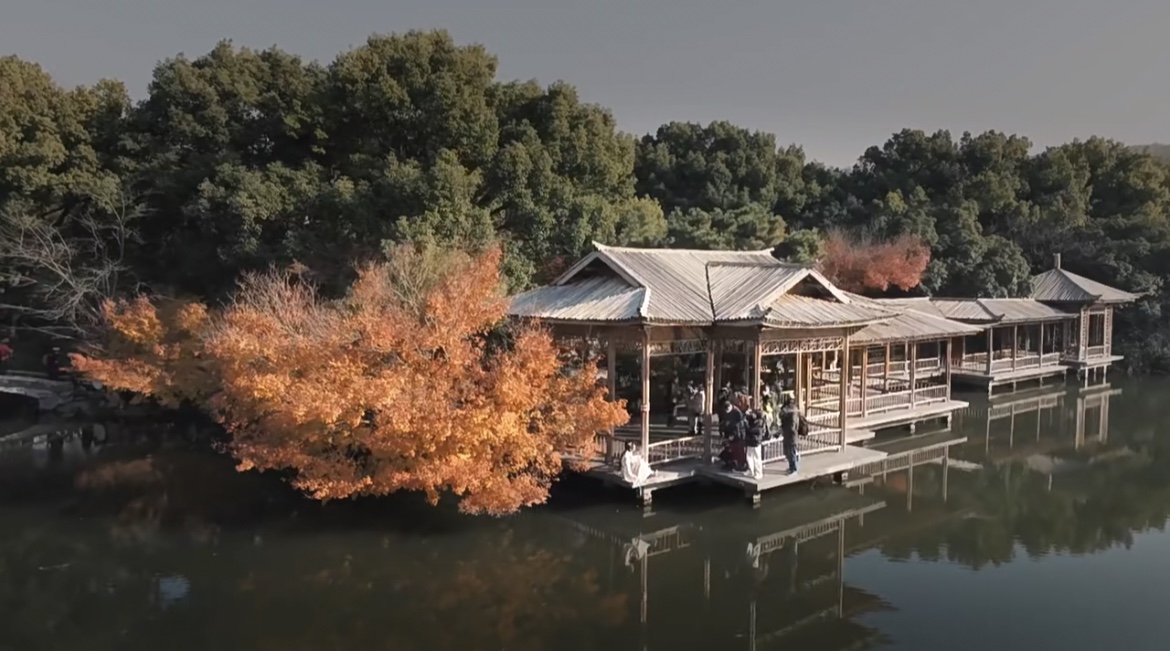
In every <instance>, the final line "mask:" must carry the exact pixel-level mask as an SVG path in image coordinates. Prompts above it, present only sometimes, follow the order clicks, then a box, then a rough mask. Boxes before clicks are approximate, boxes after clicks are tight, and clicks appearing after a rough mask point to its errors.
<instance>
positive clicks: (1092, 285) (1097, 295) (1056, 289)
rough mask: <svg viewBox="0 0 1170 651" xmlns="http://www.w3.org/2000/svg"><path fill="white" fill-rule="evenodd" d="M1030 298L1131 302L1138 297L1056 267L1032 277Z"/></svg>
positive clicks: (1074, 301) (1084, 301) (1075, 301)
mask: <svg viewBox="0 0 1170 651" xmlns="http://www.w3.org/2000/svg"><path fill="white" fill-rule="evenodd" d="M1032 298H1034V299H1036V300H1038V301H1044V302H1046V303H1132V302H1134V301H1136V300H1138V298H1140V297H1139V296H1138V295H1137V294H1132V293H1130V292H1126V291H1122V290H1120V289H1117V288H1116V287H1110V286H1109V285H1106V284H1103V283H1099V282H1097V281H1095V280H1090V279H1088V278H1085V277H1084V276H1079V275H1077V274H1074V273H1073V272H1071V271H1068V270H1066V269H1062V268H1060V267H1056V268H1054V269H1049V270H1048V271H1045V272H1044V273H1042V274H1039V275H1037V276H1033V277H1032Z"/></svg>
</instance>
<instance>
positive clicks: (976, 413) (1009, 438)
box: [953, 383, 1129, 477]
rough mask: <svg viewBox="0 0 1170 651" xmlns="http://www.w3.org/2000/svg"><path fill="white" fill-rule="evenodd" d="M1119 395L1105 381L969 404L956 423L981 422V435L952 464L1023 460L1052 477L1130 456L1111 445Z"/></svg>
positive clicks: (1000, 462) (975, 464)
mask: <svg viewBox="0 0 1170 651" xmlns="http://www.w3.org/2000/svg"><path fill="white" fill-rule="evenodd" d="M1119 395H1121V389H1119V388H1115V387H1113V386H1111V385H1109V384H1108V383H1102V384H1095V385H1091V386H1089V387H1088V388H1085V389H1073V390H1070V389H1068V388H1066V387H1056V388H1052V389H1049V390H1047V391H1043V390H1038V391H1032V392H1028V393H1026V394H1019V395H1008V396H1002V397H1001V398H999V399H995V398H993V399H991V400H989V401H988V402H987V403H985V404H982V405H973V406H971V407H968V408H967V409H965V410H963V411H962V412H960V413H959V414H958V416H957V426H958V427H961V428H964V429H966V425H967V423H970V421H971V420H972V419H974V420H975V421H976V422H982V424H983V425H982V429H983V436H981V437H978V438H979V439H980V440H978V441H972V442H971V445H968V446H965V447H964V448H963V449H962V450H960V451H959V453H958V455H957V456H959V457H960V458H961V460H955V461H954V462H953V463H955V464H957V465H959V466H960V467H963V468H975V469H978V468H980V467H982V464H983V463H987V462H990V463H993V464H1003V463H1011V462H1023V463H1026V464H1027V465H1028V466H1029V467H1030V468H1032V469H1033V470H1036V471H1038V472H1042V473H1044V474H1047V475H1049V476H1050V477H1051V476H1052V475H1054V474H1059V472H1061V471H1062V470H1065V469H1069V468H1072V467H1074V466H1079V465H1082V464H1083V463H1084V462H1092V461H1094V460H1104V459H1106V458H1109V457H1112V456H1119V455H1121V456H1124V455H1127V454H1128V453H1129V452H1128V450H1127V448H1125V447H1117V446H1111V445H1109V404H1110V401H1111V400H1112V399H1113V398H1114V397H1117V396H1119ZM972 429H974V428H972ZM968 431H970V430H968ZM976 462H978V463H976Z"/></svg>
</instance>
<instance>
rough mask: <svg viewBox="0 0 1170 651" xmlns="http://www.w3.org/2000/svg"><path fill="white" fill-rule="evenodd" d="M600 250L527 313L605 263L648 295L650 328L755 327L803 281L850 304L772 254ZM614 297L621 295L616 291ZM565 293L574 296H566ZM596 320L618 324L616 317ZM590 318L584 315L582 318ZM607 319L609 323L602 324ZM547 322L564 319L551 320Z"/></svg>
mask: <svg viewBox="0 0 1170 651" xmlns="http://www.w3.org/2000/svg"><path fill="white" fill-rule="evenodd" d="M595 246H596V248H597V250H596V251H595V252H594V253H591V254H589V255H588V256H586V257H585V258H583V259H582V260H581V261H580V262H578V263H577V264H575V265H573V267H572V268H570V269H569V270H568V271H566V272H565V273H564V274H562V275H561V277H560V278H558V279H557V280H556V281H554V283H553V284H552V285H551V286H549V287H547V288H544V287H542V288H539V289H536V290H533V292H536V293H547V294H548V296H550V298H548V299H539V300H538V299H537V298H536V297H535V296H526V295H531V294H533V292H526V294H525V295H522V296H526V298H525V300H526V301H527V302H526V303H523V304H521V307H524V308H525V312H524V313H523V314H520V312H519V311H518V309H516V308H514V309H513V314H516V315H518V316H520V315H523V316H540V314H537V312H538V310H533V309H529V308H528V307H526V306H529V305H538V304H539V305H543V304H544V303H548V304H550V305H560V304H561V303H562V302H563V301H564V300H566V299H565V297H566V296H569V295H571V292H573V291H576V290H563V289H562V290H556V291H553V288H563V287H568V286H572V285H576V284H577V283H578V282H580V280H579V279H580V277H581V276H583V275H587V272H588V270H589V269H590V268H592V267H593V266H594V265H596V264H597V263H602V264H604V265H605V266H606V267H608V268H609V269H611V270H612V271H613V273H614V274H615V275H616V276H617V277H618V278H620V279H621V280H622V281H624V282H625V284H626V286H628V287H631V288H641V289H644V290H645V296H644V299H645V300H644V304H643V306H642V311H641V313H640V314H639V318H640V319H642V320H643V321H645V322H647V323H661V324H678V325H696V324H710V323H712V321H714V320H718V321H753V320H759V319H761V318H763V317H764V315H765V312H766V309H765V308H766V304H767V303H768V302H769V301H771V300H773V299H775V298H776V297H778V296H780V295H781V294H783V293H784V292H786V291H788V290H789V289H791V288H793V287H795V286H796V285H797V284H799V283H800V282H802V281H805V280H810V281H811V282H814V283H817V284H818V285H820V286H821V288H823V290H824V291H825V292H827V293H828V294H830V295H832V296H835V297H837V298H838V299H839V300H841V301H843V302H848V301H849V299H848V297H846V296H845V295H844V293H842V292H841V291H840V290H839V289H837V288H836V287H834V286H833V284H832V283H830V282H829V281H828V279H826V278H825V277H824V276H822V275H821V274H820V273H819V272H817V271H816V270H814V269H811V268H809V267H805V266H802V265H795V264H790V263H786V262H781V261H779V260H777V259H776V258H775V257H773V256H772V252H771V251H696V250H689V249H634V248H624V247H611V246H605V245H601V244H595ZM611 291H617V290H616V289H613V290H611ZM565 292H570V294H566V293H565ZM609 305H610V304H608V303H607V304H606V306H607V310H606V311H604V312H599V313H598V318H597V319H594V320H614V319H613V318H612V311H610V310H608V306H609ZM583 313H587V311H585V310H583V311H582V312H581V313H579V314H578V318H581V316H580V314H583ZM603 317H605V318H604V319H603ZM543 318H549V319H553V318H560V317H554V316H552V315H551V314H549V315H545V316H544V317H543Z"/></svg>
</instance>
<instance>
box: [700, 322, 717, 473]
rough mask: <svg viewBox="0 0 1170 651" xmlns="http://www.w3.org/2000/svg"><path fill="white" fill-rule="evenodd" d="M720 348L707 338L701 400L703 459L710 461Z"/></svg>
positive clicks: (714, 341)
mask: <svg viewBox="0 0 1170 651" xmlns="http://www.w3.org/2000/svg"><path fill="white" fill-rule="evenodd" d="M717 348H720V345H719V342H718V341H716V340H715V339H712V338H708V339H707V355H706V358H707V359H706V361H707V369H706V374H705V375H704V377H703V390H704V391H705V392H706V397H705V399H704V400H703V460H704V461H710V460H711V458H712V457H713V456H714V451H713V450H712V449H711V446H712V440H713V439H712V435H711V432H712V431H713V430H714V429H715V360H716V359H717V358H718V357H717V354H716V352H715V350H716V349H717Z"/></svg>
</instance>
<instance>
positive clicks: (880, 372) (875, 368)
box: [813, 357, 946, 382]
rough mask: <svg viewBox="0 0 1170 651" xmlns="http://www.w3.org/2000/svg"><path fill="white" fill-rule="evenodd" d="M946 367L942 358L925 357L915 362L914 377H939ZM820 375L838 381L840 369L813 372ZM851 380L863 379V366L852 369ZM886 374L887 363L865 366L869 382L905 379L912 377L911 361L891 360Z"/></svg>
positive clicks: (857, 365) (881, 362)
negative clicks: (888, 371) (884, 379)
mask: <svg viewBox="0 0 1170 651" xmlns="http://www.w3.org/2000/svg"><path fill="white" fill-rule="evenodd" d="M945 370H946V367H945V366H944V365H943V359H942V358H941V357H923V358H920V359H917V360H915V362H914V375H915V376H916V377H923V378H924V377H929V376H931V375H938V374H941V373H943V372H944V371H945ZM813 372H814V373H818V374H819V375H820V376H821V377H822V378H824V379H825V380H826V381H837V380H838V379H839V378H840V369H816V370H814V371H813ZM849 373H850V376H849V377H850V378H851V379H853V380H857V379H858V378H860V377H861V364H854V365H853V366H852V367H851V368H850V369H849ZM885 373H886V363H885V362H884V361H877V362H869V363H868V364H866V365H865V376H866V378H867V379H869V380H871V381H872V380H877V381H879V382H880V381H881V380H882V378H883V377H890V378H894V377H900V378H902V379H905V378H907V377H909V376H910V360H906V359H892V360H890V373H889V375H888V376H886V375H885Z"/></svg>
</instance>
